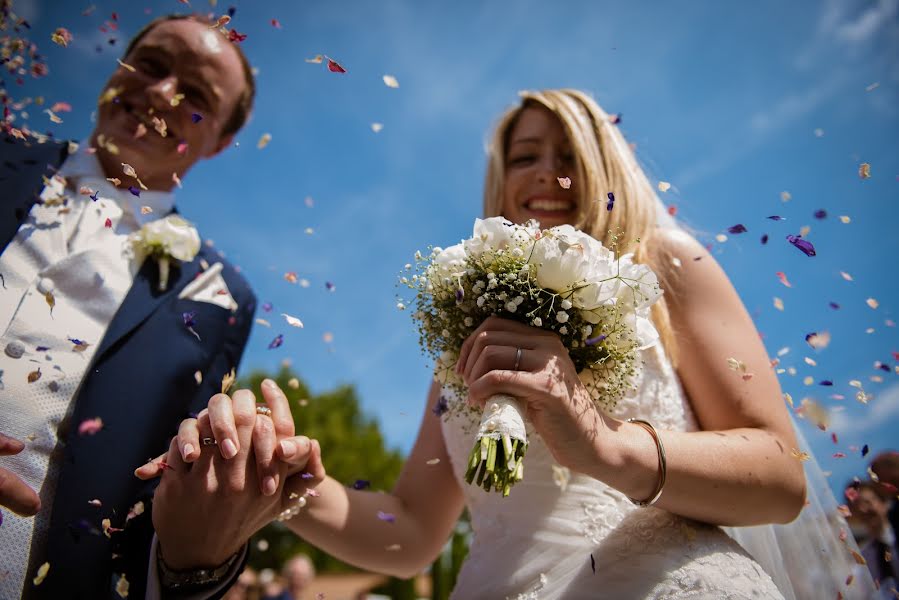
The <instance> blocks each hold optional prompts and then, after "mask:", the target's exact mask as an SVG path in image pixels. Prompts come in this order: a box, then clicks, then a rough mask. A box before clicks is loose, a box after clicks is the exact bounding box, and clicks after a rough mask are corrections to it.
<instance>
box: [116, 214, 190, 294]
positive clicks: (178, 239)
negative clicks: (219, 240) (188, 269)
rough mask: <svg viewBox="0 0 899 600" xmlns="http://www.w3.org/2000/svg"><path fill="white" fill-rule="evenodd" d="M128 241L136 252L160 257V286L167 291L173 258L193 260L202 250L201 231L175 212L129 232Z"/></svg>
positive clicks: (157, 260) (139, 254)
mask: <svg viewBox="0 0 899 600" xmlns="http://www.w3.org/2000/svg"><path fill="white" fill-rule="evenodd" d="M128 243H129V245H130V248H131V250H132V252H133V253H134V254H135V255H136V256H138V257H141V258H143V257H147V256H152V257H153V258H155V259H156V262H157V263H158V264H159V290H160V291H165V289H166V288H167V287H168V285H169V267H170V265H171V261H172V260H178V261H187V262H189V261H192V260H193V259H194V257H195V256H196V255H197V252H199V251H200V234H199V233H197V230H196V228H195V227H194V226H193V225H191V224H190V223H189V222H187V221H185V220H184V219H182V218H181V217H179V216H178V215H175V214H172V215H168V216H167V217H164V218H162V219H157V220H155V221H152V222H150V223H147V224H146V225H144V226H143V227H141V228H140V229H139V230H138V231H135V232H134V233H132V234H131V235H129V236H128Z"/></svg>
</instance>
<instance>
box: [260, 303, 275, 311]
mask: <svg viewBox="0 0 899 600" xmlns="http://www.w3.org/2000/svg"><path fill="white" fill-rule="evenodd" d="M272 308H273V306H272V303H271V302H265V303H263V305H262V310H263V311H265V312H272Z"/></svg>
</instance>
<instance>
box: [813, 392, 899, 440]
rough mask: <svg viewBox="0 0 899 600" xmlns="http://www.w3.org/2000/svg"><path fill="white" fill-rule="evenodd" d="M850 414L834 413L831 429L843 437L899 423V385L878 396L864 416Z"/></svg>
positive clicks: (845, 412)
mask: <svg viewBox="0 0 899 600" xmlns="http://www.w3.org/2000/svg"><path fill="white" fill-rule="evenodd" d="M848 412H849V411H842V412H838V413H833V414H832V415H831V423H830V427H829V429H830V430H831V431H835V432H837V434H839V435H841V436H843V435H855V434H861V433H867V432H870V431H872V430H875V429H878V428H880V427H884V426H888V425H889V424H890V423H893V424H895V423H896V422H899V383H894V384H893V385H891V386H890V387H888V388H886V389H885V390H883V391H882V392H880V393H879V394H877V395H876V396H875V397H874V399H873V400H871V401H870V402H869V403H868V406H867V408H866V409H865V410H864V412H863V413H862V414H860V415H858V416H851V415H849V414H847V413H848ZM853 412H856V411H853Z"/></svg>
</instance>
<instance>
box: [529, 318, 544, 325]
mask: <svg viewBox="0 0 899 600" xmlns="http://www.w3.org/2000/svg"><path fill="white" fill-rule="evenodd" d="M531 325H533V326H534V327H543V319H541V318H540V317H534V318H533V319H532V320H531Z"/></svg>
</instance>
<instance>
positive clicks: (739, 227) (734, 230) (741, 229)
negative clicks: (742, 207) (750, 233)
mask: <svg viewBox="0 0 899 600" xmlns="http://www.w3.org/2000/svg"><path fill="white" fill-rule="evenodd" d="M746 231H747V229H746V226H745V225H743V224H742V223H737V224H736V225H731V226H730V227H728V228H727V232H728V233H730V234H733V235H736V234H738V233H746Z"/></svg>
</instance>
